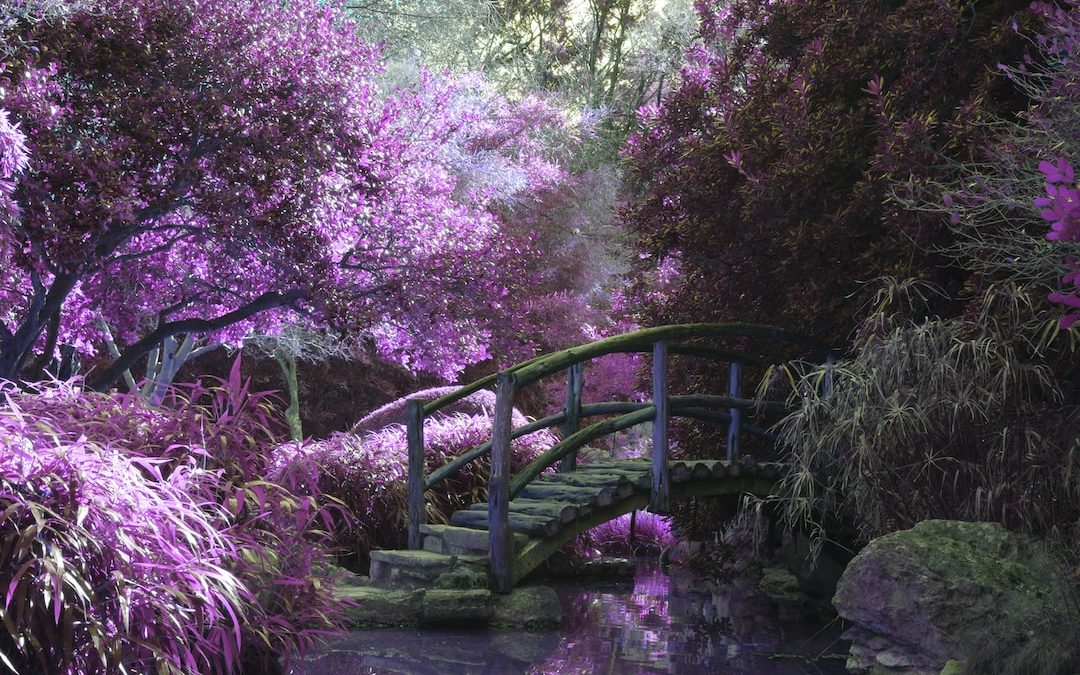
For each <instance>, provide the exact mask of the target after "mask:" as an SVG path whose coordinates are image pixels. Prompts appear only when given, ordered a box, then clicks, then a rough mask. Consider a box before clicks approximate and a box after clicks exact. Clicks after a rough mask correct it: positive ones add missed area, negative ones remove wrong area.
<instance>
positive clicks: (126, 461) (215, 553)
mask: <svg viewBox="0 0 1080 675" xmlns="http://www.w3.org/2000/svg"><path fill="white" fill-rule="evenodd" d="M238 373H239V370H238V365H237V367H236V368H234V371H233V377H232V378H231V379H230V380H227V381H224V382H222V383H220V384H219V385H218V386H215V387H210V388H207V387H203V386H201V385H194V386H192V387H190V388H189V389H188V394H189V397H188V398H185V397H181V396H179V395H174V396H172V397H171V398H170V403H171V407H164V408H150V407H148V406H147V405H146V404H145V403H144V402H143V401H142V400H141V399H140V398H139V397H138V396H135V395H130V396H129V395H124V394H112V395H105V394H95V393H89V392H83V391H81V390H80V389H79V387H78V385H77V384H71V383H68V384H63V383H56V384H52V385H47V386H41V387H38V388H37V389H36V390H31V391H25V392H20V391H17V390H14V389H13V388H10V389H7V390H5V395H6V400H7V407H6V409H2V410H0V424H3V425H7V428H8V429H9V430H11V433H4V434H2V435H0V452H4V453H9V455H8V457H3V458H0V459H3V461H2V462H0V465H2V466H3V469H0V473H2V472H3V471H4V470H6V471H7V472H16V473H4V474H3V475H4V478H5V482H4V488H5V491H6V494H5V496H4V497H3V498H4V499H6V500H9V503H10V504H13V505H16V506H17V507H18V508H13V510H10V511H6V512H5V511H0V512H2V513H5V516H6V519H5V520H4V521H3V522H2V523H0V533H2V536H4V537H5V538H7V540H8V541H19V538H20V537H23V536H24V534H25V533H26V532H27V531H28V530H27V529H26V527H27V522H28V521H27V522H24V521H26V518H27V517H33V516H34V514H38V515H39V516H41V517H43V518H46V521H43V522H45V525H47V528H46V529H48V531H49V535H48V536H42V537H41V538H40V540H35V541H39V543H37V544H34V547H36V548H34V547H31V548H30V549H27V550H21V549H16V554H17V555H21V556H23V557H24V558H25V559H24V560H21V561H20V562H19V563H18V564H16V563H15V562H14V561H12V560H3V561H0V583H4V579H5V577H6V578H7V579H8V580H9V581H8V583H10V580H11V579H13V578H14V576H17V575H19V574H20V572H19V570H20V569H22V567H23V566H26V569H27V570H30V569H34V568H40V569H42V570H50V569H53V568H55V567H56V565H58V564H59V563H57V562H54V560H60V559H61V558H62V559H63V560H64V561H65V563H64V568H63V569H62V570H60V569H59V568H57V571H56V574H57V575H59V576H61V577H62V576H63V574H64V573H65V571H66V572H69V573H71V574H72V575H74V576H73V577H72V578H73V579H74V581H73V582H72V585H70V586H68V587H66V588H69V591H65V594H64V595H63V597H62V598H60V602H56V601H54V600H51V599H49V600H46V599H45V598H50V597H57V598H59V595H58V594H57V593H56V591H54V590H50V587H49V586H48V585H44V586H42V585H40V584H37V583H36V582H37V581H41V580H42V579H44V577H42V576H41V573H37V575H36V578H35V577H34V576H23V577H21V578H22V579H23V580H24V581H26V583H27V584H30V582H31V579H34V580H35V584H36V585H32V586H33V588H36V589H37V591H36V592H38V593H41V594H43V595H42V597H38V598H37V599H32V596H30V595H24V596H20V597H19V598H15V597H14V596H9V598H8V609H7V610H5V611H12V612H21V613H22V615H24V616H25V617H27V618H26V619H25V620H26V621H38V622H40V618H34V617H36V616H37V615H36V614H34V613H33V612H38V613H40V612H42V611H45V610H46V609H48V610H49V611H59V612H60V616H61V618H63V619H64V620H65V621H76V622H77V625H78V626H83V627H82V628H80V631H81V632H76V633H72V634H71V637H70V639H66V638H65V639H66V642H65V639H62V640H60V641H52V640H50V641H48V644H47V645H45V646H46V647H47V649H45V650H44V651H42V649H37V648H36V647H34V643H33V642H32V641H28V642H26V643H25V644H22V645H21V646H19V647H17V648H12V649H6V648H5V649H2V650H0V651H3V652H4V653H11V654H16V655H17V656H16V657H15V658H20V659H24V660H26V661H27V663H31V662H32V663H35V664H38V665H40V666H41V667H42V668H43V669H44V670H46V671H48V672H64V671H63V669H64V668H68V667H69V666H70V667H71V668H74V671H72V672H98V670H95V669H96V668H99V665H97V664H98V662H99V661H100V659H101V657H100V656H99V654H100V653H101V652H103V651H104V652H109V654H108V658H109V659H111V661H109V663H107V664H101V665H100V668H102V669H104V670H109V668H111V665H109V664H112V663H123V664H128V663H135V664H141V665H140V666H139V667H136V668H134V670H135V672H142V671H146V670H156V669H157V668H158V667H159V666H160V667H161V668H163V669H165V670H166V671H169V672H184V673H196V672H199V673H201V672H218V671H227V670H229V669H231V668H234V667H235V666H238V665H240V664H244V665H247V666H249V667H253V668H255V669H256V671H257V672H271V671H272V670H273V669H274V668H276V662H277V659H278V657H279V656H281V655H288V654H289V653H290V652H292V651H295V650H300V651H303V650H304V649H306V648H307V647H309V646H310V645H311V644H312V643H313V641H314V640H315V639H316V638H318V637H319V636H320V635H322V634H324V633H325V632H326V631H327V630H330V629H333V628H335V627H336V626H337V625H340V618H341V609H342V606H341V602H340V601H339V600H337V599H336V598H334V597H333V595H332V589H331V584H326V583H323V581H324V579H321V578H320V577H321V576H322V573H321V570H322V569H323V568H324V567H325V565H326V563H327V562H328V560H329V558H328V549H327V546H326V545H327V543H328V541H329V540H328V539H327V537H328V533H327V531H326V530H325V529H324V527H325V525H326V524H327V523H328V522H330V517H329V513H328V512H327V510H326V505H325V504H324V502H323V500H321V499H320V496H319V495H317V494H314V493H311V492H307V493H304V494H302V495H298V494H296V493H295V492H294V490H297V491H299V490H300V489H301V488H306V487H307V486H306V485H301V484H300V483H291V484H290V483H277V484H275V483H271V482H268V481H266V480H265V479H264V478H263V473H265V467H266V460H265V459H264V456H265V455H266V454H267V453H266V451H267V448H268V447H270V444H269V443H268V440H269V439H270V438H272V436H273V434H272V432H271V431H270V429H268V428H267V426H266V424H267V423H269V420H270V417H269V415H270V412H269V410H268V409H267V408H266V399H265V396H264V395H261V394H252V393H251V392H250V391H249V390H248V385H247V384H246V383H244V382H243V381H241V380H240V379H239V376H238ZM12 425H15V426H14V427H13V426H12ZM0 428H2V427H0ZM10 453H20V454H10ZM9 457H10V458H11V459H10V461H9ZM20 457H21V458H22V459H19V458H20ZM35 457H37V458H38V459H34V458H35ZM54 457H55V458H56V459H55V460H54V459H53V458H54ZM31 460H33V461H31ZM28 462H29V463H28ZM33 462H38V464H39V465H34V464H33ZM18 472H22V473H21V474H18ZM298 473H299V471H298V470H297V471H293V472H291V474H290V476H292V475H296V474H298ZM16 474H18V475H16ZM22 474H25V475H22ZM35 481H36V483H37V484H40V485H41V486H43V488H45V489H46V491H45V492H34V493H33V494H31V493H27V492H26V487H24V486H27V485H34V484H35ZM11 486H15V487H11ZM12 500H17V501H12ZM81 506H85V507H86V508H85V509H81V508H80V507H81ZM39 520H40V518H39ZM35 527H37V528H38V529H39V530H41V528H42V525H41V524H35ZM211 535H212V536H211ZM31 537H32V535H31ZM50 537H54V538H56V543H52V542H50V541H49V538H50ZM5 550H8V551H10V550H9V549H5ZM53 556H60V557H59V558H54V557H53ZM69 559H70V560H69ZM12 565H14V567H12ZM129 568H131V569H129ZM80 576H81V577H82V578H85V579H86V583H87V584H90V585H89V586H86V585H85V584H84V585H79V584H80V582H79V581H78V579H79V578H80ZM174 577H175V578H174ZM125 579H130V580H132V581H131V584H130V585H131V588H132V589H133V590H125V589H126V587H124V586H122V584H121V583H120V582H123V583H127V582H125V581H124V580H125ZM110 584H113V585H116V586H117V587H116V588H115V589H113V588H112V586H110ZM5 587H6V586H5ZM28 588H29V586H28ZM84 588H91V589H96V590H95V593H91V594H89V595H88V596H84V595H81V594H80V591H81V590H83V589H84ZM170 588H173V589H175V591H176V592H175V593H173V592H171V591H170V590H168V589H170ZM125 593H126V594H127V595H124V594H125ZM129 596H130V597H129ZM15 600H18V602H14V601H15ZM31 600H32V601H31ZM136 600H137V601H138V602H141V603H143V604H146V608H145V609H141V610H140V612H141V614H139V617H140V619H145V620H140V621H134V620H132V621H131V623H130V624H128V623H125V622H122V621H120V622H118V621H116V620H115V616H118V615H116V612H117V611H124V612H130V611H133V610H130V609H125V608H134V607H135V606H136V605H135V604H133V603H134V602H135V601H136ZM226 602H227V603H228V606H226V605H225V604H223V603H226ZM28 603H29V604H28ZM139 606H140V607H141V606H142V605H139ZM28 612H29V613H28ZM65 612H69V614H65ZM80 612H82V613H87V614H88V616H89V618H88V619H87V620H86V623H85V626H84V624H82V623H78V621H79V619H78V617H79V613H80ZM214 612H216V614H215V613H214ZM159 615H160V617H159ZM234 616H235V617H236V618H235V619H234V618H233V617H234ZM70 617H74V618H70ZM155 617H158V618H155ZM94 621H98V622H99V623H101V624H102V628H101V629H100V630H99V629H97V628H94V625H95V624H94V623H93V622H94ZM155 622H156V623H155ZM158 624H160V625H158ZM52 625H53V628H52V631H53V634H56V635H60V636H61V637H63V631H62V629H63V626H62V625H61V624H60V623H59V621H54V622H53V624H52ZM64 625H76V624H70V623H68V624H64ZM16 626H17V630H16V633H20V632H25V631H24V627H22V626H18V625H17V624H16ZM26 630H28V631H29V632H30V633H32V634H33V635H36V636H40V635H45V634H46V633H42V632H40V631H41V630H43V629H42V628H41V626H40V625H38V624H34V626H33V627H29V628H26ZM57 631H60V632H59V633H57ZM138 631H142V633H139V632H138ZM9 632H11V631H9ZM20 634H21V633H20ZM12 639H13V640H17V639H18V638H17V636H12ZM38 639H39V640H40V638H38ZM16 644H18V643H17V642H16ZM33 651H36V652H37V653H38V655H34V654H32V653H31V652H33ZM39 657H40V658H39ZM151 663H152V664H156V665H153V667H149V666H147V667H146V668H143V667H142V665H145V664H151ZM72 664H75V665H72ZM27 667H31V666H30V665H27ZM33 667H37V666H33ZM81 668H85V669H84V670H80V669H81ZM170 669H171V670H170ZM102 672H104V671H102ZM110 672H111V671H110Z"/></svg>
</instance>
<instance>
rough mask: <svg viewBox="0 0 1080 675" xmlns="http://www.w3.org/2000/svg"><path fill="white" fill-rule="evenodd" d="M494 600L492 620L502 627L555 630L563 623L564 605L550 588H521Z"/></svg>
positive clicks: (498, 596) (497, 596)
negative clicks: (554, 628)
mask: <svg viewBox="0 0 1080 675" xmlns="http://www.w3.org/2000/svg"><path fill="white" fill-rule="evenodd" d="M494 600H495V606H494V609H495V612H494V615H493V616H492V620H493V621H494V622H495V623H496V624H498V625H500V626H528V627H532V628H553V627H555V626H558V625H559V623H560V622H561V621H562V603H560V602H559V596H558V595H556V594H555V591H554V590H553V589H552V588H550V587H548V586H519V587H518V588H515V589H514V590H513V591H511V592H510V593H509V594H507V595H496V596H495V598H494Z"/></svg>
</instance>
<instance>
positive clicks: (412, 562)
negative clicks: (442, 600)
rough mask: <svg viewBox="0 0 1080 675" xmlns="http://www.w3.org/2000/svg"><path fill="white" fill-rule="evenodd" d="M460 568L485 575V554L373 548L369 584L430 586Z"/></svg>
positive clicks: (404, 586)
mask: <svg viewBox="0 0 1080 675" xmlns="http://www.w3.org/2000/svg"><path fill="white" fill-rule="evenodd" d="M461 568H466V569H468V570H471V571H473V572H476V573H482V574H487V557H486V556H480V555H446V554H443V553H434V552H432V551H400V550H386V551H383V550H380V551H372V552H371V573H370V576H371V585H372V586H376V587H379V588H396V589H410V588H430V587H432V586H434V585H435V583H436V582H437V581H438V579H439V577H440V576H442V575H444V574H451V573H453V572H454V571H455V570H459V569H461Z"/></svg>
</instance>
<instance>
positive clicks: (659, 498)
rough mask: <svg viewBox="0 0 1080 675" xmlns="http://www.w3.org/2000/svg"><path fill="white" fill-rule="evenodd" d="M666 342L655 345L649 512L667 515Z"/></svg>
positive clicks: (668, 494)
mask: <svg viewBox="0 0 1080 675" xmlns="http://www.w3.org/2000/svg"><path fill="white" fill-rule="evenodd" d="M667 356H668V349H667V343H666V342H664V341H663V340H661V341H659V342H656V343H655V344H653V405H654V406H655V407H656V416H655V417H654V418H653V439H652V440H653V442H652V446H653V447H652V460H653V469H652V495H651V498H650V500H649V510H650V511H652V512H653V513H668V512H669V511H670V510H671V474H670V473H669V471H668V394H667Z"/></svg>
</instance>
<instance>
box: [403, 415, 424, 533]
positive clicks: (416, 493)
mask: <svg viewBox="0 0 1080 675" xmlns="http://www.w3.org/2000/svg"><path fill="white" fill-rule="evenodd" d="M405 415H406V418H405V419H406V440H407V442H408V446H409V474H408V483H407V487H408V495H409V548H410V549H411V550H414V551H415V550H417V549H419V548H420V526H421V525H423V524H424V517H425V511H426V510H427V509H426V506H425V504H424V402H423V401H420V400H416V399H409V400H407V401H405Z"/></svg>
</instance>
